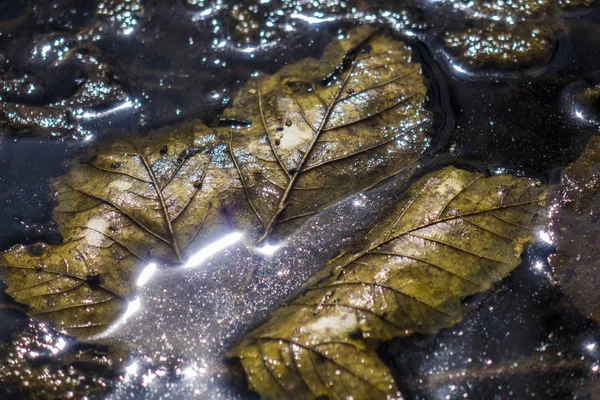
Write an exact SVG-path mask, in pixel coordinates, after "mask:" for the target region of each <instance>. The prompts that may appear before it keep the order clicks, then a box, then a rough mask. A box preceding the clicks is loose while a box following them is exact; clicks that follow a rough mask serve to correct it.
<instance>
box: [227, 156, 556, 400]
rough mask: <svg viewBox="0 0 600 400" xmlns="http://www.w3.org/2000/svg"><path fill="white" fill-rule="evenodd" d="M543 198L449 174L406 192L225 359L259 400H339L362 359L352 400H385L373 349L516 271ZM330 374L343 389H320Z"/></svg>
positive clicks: (386, 378) (446, 319)
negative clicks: (352, 249)
mask: <svg viewBox="0 0 600 400" xmlns="http://www.w3.org/2000/svg"><path fill="white" fill-rule="evenodd" d="M544 190H545V189H544V188H542V187H540V186H539V185H536V183H535V182H533V181H531V180H528V179H524V178H515V177H513V176H510V175H503V176H493V177H487V178H486V177H485V176H484V175H483V174H478V173H472V172H467V171H463V170H458V169H456V168H453V167H448V168H445V169H443V170H441V171H438V172H434V173H432V174H430V175H427V176H425V177H423V178H421V179H420V180H418V181H417V182H415V183H414V184H413V185H412V186H411V187H410V188H409V189H408V190H407V191H406V192H405V194H404V195H403V197H402V198H401V199H399V201H398V203H397V205H396V207H395V209H394V211H393V212H391V213H390V215H389V216H387V217H386V218H384V219H383V220H382V221H381V222H380V223H379V224H377V225H376V226H375V227H374V228H373V229H372V230H371V231H370V232H369V233H368V234H367V236H366V238H365V241H364V243H363V246H364V247H363V250H362V251H360V252H357V253H346V254H342V255H341V256H340V257H339V258H338V259H336V260H334V261H333V262H332V263H331V265H329V266H328V268H326V269H325V270H323V272H322V273H319V274H317V276H316V277H314V279H313V280H312V281H311V282H310V285H309V286H308V288H307V289H306V290H305V291H304V293H303V294H302V295H300V296H299V297H298V298H297V299H295V300H294V301H293V302H291V303H290V304H288V305H286V306H284V307H282V308H281V309H279V310H278V311H277V312H276V313H275V314H274V315H273V316H272V318H271V319H270V320H269V321H267V322H266V323H265V324H264V325H263V326H261V327H259V328H258V329H257V330H256V331H254V332H252V333H251V334H249V335H248V336H247V337H246V338H245V339H244V340H243V342H242V343H241V344H240V345H239V346H238V347H237V348H236V349H234V350H233V351H232V352H231V356H233V357H238V358H240V360H241V363H242V365H243V367H244V369H245V371H246V374H247V376H248V381H249V383H250V388H251V389H252V390H255V391H257V392H259V393H260V394H261V395H263V396H264V397H265V398H296V397H300V398H317V397H319V396H323V395H325V396H328V397H330V398H344V397H345V395H346V393H347V392H346V389H347V386H346V383H345V382H346V380H349V379H350V375H349V374H350V373H349V372H348V371H349V370H352V368H354V366H355V363H356V354H360V357H359V358H360V360H361V363H362V362H364V363H367V364H369V368H368V369H369V370H370V373H364V374H362V375H360V377H361V378H363V380H362V381H361V380H356V379H355V380H354V382H355V386H357V387H353V390H354V393H355V395H354V398H365V399H367V398H368V399H374V398H386V397H393V396H394V393H395V390H396V389H395V386H394V382H393V379H392V377H391V375H390V373H389V371H388V370H387V368H385V367H384V366H383V365H382V364H381V363H380V362H379V361H378V360H377V355H376V353H375V346H376V345H377V344H378V343H380V342H381V341H387V340H391V339H393V338H395V337H400V336H406V335H411V334H413V333H415V332H423V333H434V332H436V331H437V330H439V329H440V328H443V327H447V326H451V325H453V324H455V323H457V322H459V321H460V320H461V319H462V307H461V302H460V301H461V299H462V298H464V297H466V296H469V295H471V294H474V293H477V292H480V291H483V290H485V289H488V288H489V287H490V285H491V284H493V283H494V282H496V281H498V280H499V279H501V278H503V277H504V276H506V275H507V274H508V273H509V272H510V271H511V270H512V269H514V268H515V267H516V266H517V265H519V263H520V256H521V253H522V250H523V246H524V245H525V244H526V243H528V242H530V241H531V240H532V238H533V235H532V229H533V228H534V227H535V226H536V223H537V222H538V217H539V216H541V215H542V214H543V206H542V204H541V203H542V202H543V198H544V195H545V194H544ZM300 350H301V352H302V353H301V354H302V356H303V357H302V358H298V357H297V356H296V353H297V352H298V351H300ZM324 353H325V355H326V357H327V358H328V359H329V360H334V361H331V363H332V364H331V365H330V364H327V363H326V364H318V363H316V364H313V365H312V366H311V367H310V370H311V373H310V374H308V373H304V372H303V371H304V370H303V368H306V363H307V362H308V361H307V360H310V358H309V356H308V354H311V355H312V357H317V356H322V355H323V354H324ZM329 368H337V369H336V371H340V372H339V374H340V375H342V376H343V378H344V379H342V378H340V380H331V379H323V376H328V375H326V374H328V371H329ZM362 372H364V371H362ZM274 383H276V385H275V384H274ZM374 386H377V388H379V389H382V390H373V387H374ZM383 388H387V390H383Z"/></svg>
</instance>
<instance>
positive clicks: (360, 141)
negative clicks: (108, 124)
mask: <svg viewBox="0 0 600 400" xmlns="http://www.w3.org/2000/svg"><path fill="white" fill-rule="evenodd" d="M425 96H426V89H425V85H424V78H423V76H422V75H421V71H420V67H419V65H417V64H414V63H412V62H411V53H410V50H409V49H407V48H406V46H405V45H404V44H402V43H401V42H397V41H393V40H392V39H390V38H389V37H387V36H386V35H384V34H381V33H379V32H377V31H374V30H372V29H371V28H369V27H363V28H359V29H356V30H354V31H352V32H351V33H350V34H349V35H348V36H347V38H345V39H343V40H340V41H336V42H334V43H332V44H330V45H329V46H328V47H327V48H326V49H325V53H324V56H323V57H322V59H321V60H316V59H313V58H307V59H304V60H300V61H299V62H297V63H295V64H292V65H290V66H287V67H285V68H283V69H282V70H281V71H279V72H278V73H276V74H274V75H272V76H261V77H259V78H258V79H256V80H253V81H251V82H250V83H248V84H247V85H246V87H244V88H243V89H242V90H241V91H240V93H239V95H238V96H237V97H236V99H235V101H234V103H233V107H232V108H230V109H228V110H227V111H226V112H225V113H224V118H228V119H231V118H235V119H243V120H247V121H250V123H251V126H250V127H249V128H247V129H239V130H238V129H235V130H234V129H233V128H231V129H225V128H222V127H220V128H214V129H209V128H207V127H206V126H204V125H203V124H201V123H197V122H191V123H188V124H183V125H181V126H178V127H169V128H166V129H163V130H160V131H156V132H153V133H151V134H150V135H147V136H144V137H139V138H135V139H131V140H126V141H117V142H115V143H112V144H109V145H107V146H104V147H103V148H101V149H99V150H98V151H96V152H95V153H94V154H93V156H92V158H91V161H89V162H87V163H82V164H78V165H75V166H73V167H72V168H71V169H70V171H69V172H68V173H67V174H66V175H65V176H63V177H61V178H59V179H57V181H56V182H55V183H54V191H55V193H56V198H57V201H58V206H57V207H56V209H55V219H56V221H57V223H58V226H59V231H60V233H61V234H62V237H63V243H62V244H60V245H54V246H50V245H43V244H36V245H33V246H16V247H14V248H13V249H11V250H9V251H7V252H5V253H3V254H2V255H1V256H0V266H2V267H3V268H4V269H5V270H6V271H7V273H6V274H5V281H6V284H7V292H8V293H9V294H10V295H11V296H12V297H14V298H15V300H17V301H19V302H21V303H23V304H26V305H28V306H29V315H31V316H34V317H36V318H39V319H41V320H44V321H49V322H52V323H53V324H55V325H56V327H57V328H58V329H59V330H61V331H63V332H67V333H69V334H72V335H76V336H78V337H79V338H84V339H85V338H87V339H89V338H90V337H91V336H94V335H96V334H98V333H100V332H102V331H103V330H104V329H106V327H107V325H109V324H111V323H112V322H114V320H115V319H116V318H117V317H118V316H119V315H121V314H122V313H123V311H124V309H125V307H126V305H127V302H126V300H127V299H128V298H129V297H130V296H131V295H132V294H133V292H134V284H133V283H134V281H135V279H136V276H137V275H138V273H139V270H140V269H141V268H143V267H144V266H145V265H148V264H149V263H157V264H160V265H178V264H181V263H184V262H186V261H187V260H189V258H190V256H191V255H192V254H193V252H195V251H197V250H198V249H199V248H200V247H201V246H202V245H203V244H206V243H207V242H208V241H211V240H215V238H219V237H220V236H221V235H222V233H224V232H231V231H234V230H237V231H241V232H245V234H246V237H247V238H250V239H251V240H257V239H259V238H261V239H265V238H267V237H272V236H277V237H280V236H282V235H284V234H287V233H289V232H291V231H292V230H293V229H294V228H295V227H296V226H297V225H298V224H299V223H300V222H301V221H302V220H303V219H304V218H305V217H307V216H309V215H312V214H314V213H316V212H318V211H320V210H322V209H324V208H326V207H328V206H330V205H333V204H335V203H338V202H340V201H342V200H343V199H345V198H347V197H349V196H350V195H352V194H354V193H356V192H360V191H362V190H365V189H366V188H368V187H370V186H372V185H374V184H376V183H377V182H379V181H381V180H383V179H385V178H387V177H389V176H390V175H392V174H399V173H403V172H404V173H407V174H408V173H410V172H411V171H412V169H413V168H414V167H415V166H416V162H417V160H418V158H419V156H420V154H421V153H422V151H423V149H424V148H425V146H426V144H427V140H426V138H425V128H426V127H427V126H428V124H429V121H430V114H429V113H428V112H427V111H425V110H424V109H423V104H424V102H425Z"/></svg>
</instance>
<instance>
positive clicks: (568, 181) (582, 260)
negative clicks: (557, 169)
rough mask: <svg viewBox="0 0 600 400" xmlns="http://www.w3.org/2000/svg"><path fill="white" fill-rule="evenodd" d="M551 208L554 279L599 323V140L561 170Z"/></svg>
mask: <svg viewBox="0 0 600 400" xmlns="http://www.w3.org/2000/svg"><path fill="white" fill-rule="evenodd" d="M551 209H552V218H551V221H550V227H551V234H552V239H553V241H554V242H555V244H556V247H557V252H556V254H555V255H553V256H552V257H551V259H550V264H551V266H552V268H553V269H554V272H555V273H556V278H557V280H558V281H559V282H560V284H561V286H562V288H563V290H564V291H565V292H566V293H567V294H568V295H569V296H570V297H571V299H572V300H573V303H574V305H575V306H576V307H577V308H579V310H581V311H582V312H583V313H584V314H586V315H587V316H588V317H590V318H592V319H594V320H596V321H600V291H599V290H598V288H599V287H600V246H599V244H600V222H598V221H599V220H600V137H593V138H592V139H591V140H590V142H589V144H588V146H587V148H586V150H585V151H584V153H583V154H582V156H581V157H580V158H579V159H578V160H577V161H576V162H574V163H573V164H571V165H569V167H568V168H566V169H565V170H564V171H563V173H562V176H561V188H560V190H559V191H558V192H557V195H556V196H555V198H554V199H553V202H552V208H551Z"/></svg>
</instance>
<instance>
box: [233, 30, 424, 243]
mask: <svg viewBox="0 0 600 400" xmlns="http://www.w3.org/2000/svg"><path fill="white" fill-rule="evenodd" d="M410 60H411V53H410V50H409V49H407V48H406V46H405V45H404V44H403V43H402V42H398V41H394V40H392V39H391V38H389V37H387V36H385V35H382V34H380V33H377V32H376V31H374V30H372V29H371V28H369V27H364V28H362V29H360V30H357V31H354V32H353V33H351V34H350V35H349V38H348V39H346V40H341V41H335V42H333V43H331V44H330V45H329V46H327V47H326V49H325V52H324V55H323V57H322V58H321V59H320V60H316V59H313V58H307V59H304V60H301V61H299V62H297V63H295V64H293V65H290V66H288V67H285V68H283V69H282V70H281V71H279V72H278V73H277V74H275V75H272V76H263V77H259V78H258V79H256V80H253V81H250V82H249V83H248V84H247V85H246V86H245V87H244V88H242V89H241V91H240V92H239V94H238V96H237V97H236V99H235V100H234V102H233V106H232V108H230V109H228V110H226V111H225V113H224V117H226V118H237V119H242V120H247V121H251V123H252V124H251V127H250V128H249V129H242V130H240V131H236V132H233V133H232V137H231V144H230V148H231V154H232V156H233V159H234V160H235V166H236V168H237V170H238V172H239V175H240V180H241V182H242V184H243V185H244V190H245V194H246V196H247V201H248V202H249V203H250V205H251V207H252V210H253V212H254V213H255V214H256V218H257V220H258V230H262V231H263V235H262V238H265V237H266V236H267V235H269V234H270V233H271V232H272V231H276V232H275V233H278V235H279V236H280V235H281V234H282V233H289V232H290V231H291V230H293V228H294V227H296V226H297V225H298V223H299V222H300V221H301V220H302V218H303V217H306V216H308V215H311V214H314V213H316V212H318V211H320V210H322V209H323V208H325V207H327V206H329V205H332V204H335V203H337V202H339V201H341V200H343V199H344V198H346V197H348V195H349V194H351V193H356V192H359V191H361V190H365V189H366V188H368V187H370V186H373V185H374V184H376V183H377V182H379V181H381V180H383V179H385V178H387V177H389V176H390V175H391V174H397V173H399V172H401V171H404V170H407V169H410V168H413V167H414V166H415V164H416V162H417V160H418V156H419V155H420V154H421V152H422V151H423V149H424V148H425V145H426V138H425V136H424V131H425V128H426V127H427V126H428V125H429V124H430V114H429V113H428V112H426V111H424V110H423V103H424V100H425V96H426V89H425V86H424V84H423V76H422V75H421V68H420V66H419V65H418V64H414V63H412V62H410ZM283 222H287V223H286V224H285V227H281V226H278V225H280V224H281V223H283Z"/></svg>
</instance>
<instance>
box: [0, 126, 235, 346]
mask: <svg viewBox="0 0 600 400" xmlns="http://www.w3.org/2000/svg"><path fill="white" fill-rule="evenodd" d="M218 146H219V144H218V143H216V142H215V136H214V135H209V134H207V132H206V128H205V127H204V126H203V125H194V124H190V125H186V126H183V127H180V128H179V129H172V128H171V129H169V130H168V131H167V132H166V133H165V132H159V133H157V134H154V135H151V136H148V137H145V138H140V139H137V140H135V141H131V142H118V143H115V144H113V145H112V146H111V147H110V148H109V149H107V150H104V151H101V152H99V153H98V154H97V155H96V156H95V157H94V158H93V160H92V161H91V162H89V163H87V164H78V165H75V166H74V167H73V168H71V170H70V171H69V172H68V173H67V174H66V175H65V176H63V177H61V178H60V179H58V180H57V181H56V182H55V183H54V184H53V188H54V190H55V195H56V198H57V200H58V206H57V207H56V208H55V210H54V215H55V219H56V222H57V223H58V226H59V230H60V232H61V234H62V237H63V243H62V244H59V245H55V246H49V245H44V244H36V245H33V246H16V247H14V248H13V249H11V250H10V251H7V252H5V253H3V254H2V258H1V259H0V260H1V264H2V265H3V266H4V268H5V269H6V270H7V273H6V274H5V281H6V284H7V292H8V294H10V295H11V296H12V297H13V298H14V299H15V300H17V301H19V302H21V303H24V304H27V305H28V306H29V311H28V313H29V315H30V316H33V317H36V318H39V319H42V320H47V321H51V322H52V323H53V324H55V325H56V326H57V328H58V329H61V330H64V331H67V332H68V333H70V334H72V335H76V336H80V337H87V336H89V335H93V334H96V333H98V332H100V331H102V330H104V329H105V328H106V326H107V325H108V324H110V323H111V322H112V321H113V320H114V319H115V318H116V317H117V316H118V315H119V314H121V313H122V312H123V309H124V308H125V306H126V300H127V298H128V297H129V296H130V295H131V294H132V293H133V289H134V288H133V284H132V280H133V279H134V278H135V276H136V274H137V273H138V270H139V269H140V268H141V267H143V266H144V265H146V264H148V263H150V262H157V263H161V264H167V263H170V264H172V263H177V262H180V261H181V260H183V259H184V258H186V257H187V256H188V255H189V254H188V249H189V246H190V244H191V243H193V242H202V241H203V240H205V239H206V238H207V237H211V236H212V235H214V234H216V233H217V231H219V230H224V229H230V227H229V226H228V225H226V226H223V224H224V223H225V222H224V221H223V218H222V215H221V212H220V202H219V191H218V189H222V188H225V187H226V186H227V185H232V184H234V183H233V178H232V177H231V175H230V173H229V172H230V170H228V169H227V168H222V166H221V165H219V164H218V163H217V162H216V161H215V157H214V153H215V152H216V151H217V150H216V149H218ZM201 188H204V189H205V190H201Z"/></svg>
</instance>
